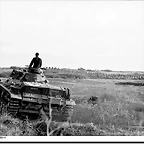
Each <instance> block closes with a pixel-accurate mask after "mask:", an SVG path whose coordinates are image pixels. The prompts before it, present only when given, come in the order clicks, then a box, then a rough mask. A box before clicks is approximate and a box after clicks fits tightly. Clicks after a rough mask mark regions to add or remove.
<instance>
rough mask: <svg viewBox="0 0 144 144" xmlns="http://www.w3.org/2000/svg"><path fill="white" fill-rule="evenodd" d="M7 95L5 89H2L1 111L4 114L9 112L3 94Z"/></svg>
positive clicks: (0, 95) (0, 94)
mask: <svg viewBox="0 0 144 144" xmlns="http://www.w3.org/2000/svg"><path fill="white" fill-rule="evenodd" d="M4 95H5V92H4V91H0V113H1V114H3V113H4V112H7V103H6V102H5V101H4V99H3V96H4Z"/></svg>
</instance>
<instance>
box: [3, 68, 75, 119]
mask: <svg viewBox="0 0 144 144" xmlns="http://www.w3.org/2000/svg"><path fill="white" fill-rule="evenodd" d="M74 105H75V102H74V101H73V100H72V99H71V98H70V90H69V89H68V88H63V87H57V86H53V85H51V84H49V81H48V80H47V79H46V77H45V75H44V74H43V73H42V72H41V71H40V70H39V69H13V71H12V72H11V75H10V77H9V78H8V79H6V80H4V81H3V82H0V111H1V113H2V112H3V111H7V112H8V113H10V114H12V115H14V116H16V115H19V114H23V115H25V116H30V115H31V114H36V115H39V114H40V110H41V109H42V108H43V111H44V112H45V114H46V115H47V116H49V106H51V108H52V120H54V121H67V120H68V119H70V118H71V116H72V113H73V107H74Z"/></svg>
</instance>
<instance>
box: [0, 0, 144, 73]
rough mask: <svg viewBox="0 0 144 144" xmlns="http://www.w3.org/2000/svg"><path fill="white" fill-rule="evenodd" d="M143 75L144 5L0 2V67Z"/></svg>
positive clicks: (110, 2)
mask: <svg viewBox="0 0 144 144" xmlns="http://www.w3.org/2000/svg"><path fill="white" fill-rule="evenodd" d="M35 52H39V53H40V57H41V58H42V60H43V66H47V67H49V66H53V67H60V68H62V67H66V68H79V67H83V68H86V69H111V70H134V71H140V70H144V1H138V2H137V1H68V2H66V1H38V0H35V1H34V0H31V1H4V0H1V1H0V67H4V66H5V67H6V66H12V65H16V66H25V65H27V64H29V63H30V61H31V59H32V58H33V57H34V54H35Z"/></svg>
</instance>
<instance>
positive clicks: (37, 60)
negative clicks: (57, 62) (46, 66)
mask: <svg viewBox="0 0 144 144" xmlns="http://www.w3.org/2000/svg"><path fill="white" fill-rule="evenodd" d="M32 66H33V67H32ZM41 66H42V59H41V58H39V53H36V54H35V57H34V58H33V59H32V61H31V63H30V65H29V69H30V68H31V67H32V68H36V69H38V68H41Z"/></svg>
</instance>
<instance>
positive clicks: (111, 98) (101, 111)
mask: <svg viewBox="0 0 144 144" xmlns="http://www.w3.org/2000/svg"><path fill="white" fill-rule="evenodd" d="M49 81H50V83H51V84H52V85H56V86H60V87H68V88H70V91H71V98H72V99H74V100H75V102H76V106H75V107H74V113H73V116H72V124H71V125H70V126H68V127H66V128H65V129H64V131H63V135H76V136H80V135H104V136H108V135H112V136H114V135H118V136H120V135H122V136H134V135H137V136H139V135H142V136H143V135H144V132H143V130H144V128H143V127H139V126H138V125H139V122H140V120H142V119H143V120H144V115H143V111H144V105H143V102H144V88H143V87H142V86H141V87H140V86H139V87H138V86H129V85H127V86H126V85H125V86H124V85H115V82H117V81H120V80H112V79H61V78H49ZM122 81H124V80H122ZM92 96H98V97H99V102H98V104H96V105H92V104H90V103H88V99H89V98H90V97H92ZM138 108H140V109H141V112H140V111H137V109H138ZM7 119H8V117H7ZM9 120H11V124H9V126H7V124H5V121H6V116H5V115H3V116H1V119H0V123H1V125H0V135H39V134H38V133H37V132H36V131H35V130H36V129H35V125H36V123H37V122H36V123H32V122H30V121H27V122H26V124H25V126H26V127H27V131H25V132H24V130H23V128H22V127H23V125H22V123H23V122H22V121H20V120H18V119H11V118H9ZM143 125H144V123H142V125H141V126H143ZM6 129H7V130H8V131H6ZM8 132H9V133H8ZM42 133H43V135H45V134H46V131H45V129H41V134H42Z"/></svg>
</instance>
